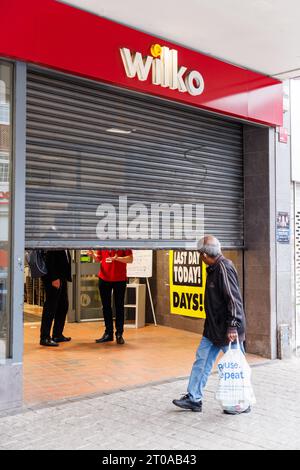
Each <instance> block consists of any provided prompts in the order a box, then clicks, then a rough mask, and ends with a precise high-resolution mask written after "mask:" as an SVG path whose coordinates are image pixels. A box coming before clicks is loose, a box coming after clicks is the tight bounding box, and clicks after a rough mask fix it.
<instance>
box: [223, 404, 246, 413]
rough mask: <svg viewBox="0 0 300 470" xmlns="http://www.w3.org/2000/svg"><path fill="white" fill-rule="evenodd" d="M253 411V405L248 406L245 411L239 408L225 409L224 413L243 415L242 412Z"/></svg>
mask: <svg viewBox="0 0 300 470" xmlns="http://www.w3.org/2000/svg"><path fill="white" fill-rule="evenodd" d="M250 411H251V406H248V408H246V409H245V410H243V411H239V410H232V411H231V410H223V413H224V414H225V415H241V414H242V413H250Z"/></svg>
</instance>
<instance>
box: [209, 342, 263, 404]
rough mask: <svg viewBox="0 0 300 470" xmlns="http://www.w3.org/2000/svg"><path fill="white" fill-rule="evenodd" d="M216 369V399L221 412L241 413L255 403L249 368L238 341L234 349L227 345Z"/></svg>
mask: <svg viewBox="0 0 300 470" xmlns="http://www.w3.org/2000/svg"><path fill="white" fill-rule="evenodd" d="M217 367H218V373H219V385H218V389H217V392H216V399H217V400H218V401H219V402H220V404H221V407H222V409H223V410H227V411H239V412H241V411H244V410H246V409H247V408H248V406H249V405H252V404H254V403H255V402H256V399H255V395H254V391H253V388H252V385H251V368H250V366H249V364H248V362H247V360H246V357H245V355H244V353H243V352H242V350H241V347H240V343H239V340H237V348H236V349H233V348H232V347H231V343H229V349H228V351H227V352H226V353H225V354H224V355H223V356H222V358H221V360H220V361H219V362H218V365H217Z"/></svg>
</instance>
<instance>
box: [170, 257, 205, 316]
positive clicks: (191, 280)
mask: <svg viewBox="0 0 300 470" xmlns="http://www.w3.org/2000/svg"><path fill="white" fill-rule="evenodd" d="M169 259H170V261H169V262H170V265H169V268H170V305H171V309H170V311H171V313H173V314H175V315H185V316H188V317H196V318H205V311H204V290H205V281H206V266H205V264H204V263H202V261H201V260H200V254H199V252H198V251H188V250H182V251H181V250H172V251H170V252H169Z"/></svg>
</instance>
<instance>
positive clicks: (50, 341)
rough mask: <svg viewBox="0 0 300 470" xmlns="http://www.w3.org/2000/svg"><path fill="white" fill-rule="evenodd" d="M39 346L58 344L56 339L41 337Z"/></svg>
mask: <svg viewBox="0 0 300 470" xmlns="http://www.w3.org/2000/svg"><path fill="white" fill-rule="evenodd" d="M40 345H41V346H59V344H58V343H57V342H56V341H53V339H51V338H46V339H41V341H40Z"/></svg>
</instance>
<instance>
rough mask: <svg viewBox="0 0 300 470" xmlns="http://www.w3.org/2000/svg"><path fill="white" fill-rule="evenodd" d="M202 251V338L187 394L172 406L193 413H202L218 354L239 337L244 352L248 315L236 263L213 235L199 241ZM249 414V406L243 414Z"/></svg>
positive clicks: (234, 345)
mask: <svg viewBox="0 0 300 470" xmlns="http://www.w3.org/2000/svg"><path fill="white" fill-rule="evenodd" d="M199 251H200V258H201V260H202V261H203V262H204V263H205V264H206V265H207V266H208V267H207V269H206V270H207V278H206V287H205V296H204V306H205V312H206V319H205V323H204V330H203V337H202V340H201V342H200V345H199V347H198V350H197V352H196V360H195V362H194V364H193V367H192V372H191V375H190V378H189V384H188V388H187V394H186V395H184V396H183V397H182V398H180V399H178V400H173V404H174V405H176V406H178V407H179V408H183V409H185V410H192V411H202V398H203V391H204V388H205V385H206V383H207V380H208V377H209V375H210V373H211V370H212V368H213V365H214V362H215V360H216V358H217V356H218V354H219V352H220V351H221V350H222V351H223V352H226V351H227V349H228V344H229V342H233V343H234V342H235V343H234V344H233V345H232V347H233V348H235V347H237V344H236V340H237V337H238V338H239V341H240V345H241V349H242V351H243V352H244V348H243V342H244V340H245V315H244V310H243V303H242V297H241V293H240V289H239V283H238V276H237V272H236V269H235V267H234V265H233V263H232V262H231V261H230V260H228V259H226V258H225V257H224V256H223V255H222V252H221V244H220V242H219V240H218V239H217V238H215V237H213V236H212V235H207V236H205V237H204V238H203V239H201V240H200V242H199ZM249 411H250V407H249V408H247V409H246V410H244V411H242V412H243V413H246V412H249ZM224 413H228V414H238V413H239V412H237V411H234V412H232V413H229V412H228V411H224Z"/></svg>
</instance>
